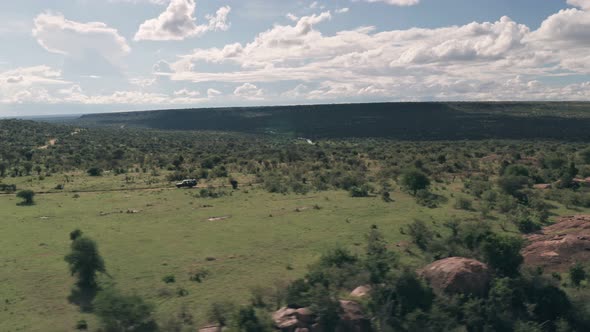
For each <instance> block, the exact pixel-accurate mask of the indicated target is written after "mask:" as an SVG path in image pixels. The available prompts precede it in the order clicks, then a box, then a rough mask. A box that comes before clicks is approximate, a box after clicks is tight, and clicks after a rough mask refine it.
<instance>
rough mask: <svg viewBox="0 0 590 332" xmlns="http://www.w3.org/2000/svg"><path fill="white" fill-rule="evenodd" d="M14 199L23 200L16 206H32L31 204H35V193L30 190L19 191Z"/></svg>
mask: <svg viewBox="0 0 590 332" xmlns="http://www.w3.org/2000/svg"><path fill="white" fill-rule="evenodd" d="M16 197H18V198H21V199H22V200H23V201H22V202H20V203H19V204H18V205H33V204H35V202H34V201H33V198H34V197H35V193H34V192H33V191H32V190H21V191H19V192H18V193H17V194H16Z"/></svg>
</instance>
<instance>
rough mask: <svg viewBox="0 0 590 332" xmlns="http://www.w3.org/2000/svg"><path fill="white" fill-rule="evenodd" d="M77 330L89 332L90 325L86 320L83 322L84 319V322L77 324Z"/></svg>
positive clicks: (80, 321)
mask: <svg viewBox="0 0 590 332" xmlns="http://www.w3.org/2000/svg"><path fill="white" fill-rule="evenodd" d="M75 328H76V330H78V331H86V330H88V323H87V322H86V321H85V320H83V319H82V320H79V321H78V322H77V323H76V327H75Z"/></svg>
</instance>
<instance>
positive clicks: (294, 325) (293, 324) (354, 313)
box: [272, 300, 371, 332]
mask: <svg viewBox="0 0 590 332" xmlns="http://www.w3.org/2000/svg"><path fill="white" fill-rule="evenodd" d="M340 309H341V312H340V321H339V322H338V326H337V327H336V332H369V331H371V322H370V321H369V319H368V318H367V317H366V316H365V315H364V313H363V309H362V307H361V305H360V304H358V303H357V302H354V301H345V300H340ZM272 319H273V322H274V325H275V327H276V328H277V329H279V330H280V331H283V332H323V331H324V329H323V328H322V325H321V320H320V319H319V317H318V316H316V315H315V314H314V313H313V312H312V311H311V310H310V309H309V308H299V309H292V308H287V307H285V308H281V309H279V310H277V311H276V312H275V313H274V314H273V316H272Z"/></svg>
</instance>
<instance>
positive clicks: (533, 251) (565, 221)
mask: <svg viewBox="0 0 590 332" xmlns="http://www.w3.org/2000/svg"><path fill="white" fill-rule="evenodd" d="M525 238H526V240H527V241H528V245H527V246H526V247H525V248H524V249H523V250H522V255H523V257H524V263H525V265H529V266H539V267H542V268H543V269H544V270H545V271H547V272H563V271H567V270H568V269H569V268H570V267H571V266H572V265H574V264H576V263H578V262H579V263H587V262H590V215H577V216H570V217H562V218H560V220H559V221H558V222H557V223H555V224H553V225H550V226H547V227H545V228H543V229H542V230H541V231H539V232H537V233H535V234H529V235H527V236H525Z"/></svg>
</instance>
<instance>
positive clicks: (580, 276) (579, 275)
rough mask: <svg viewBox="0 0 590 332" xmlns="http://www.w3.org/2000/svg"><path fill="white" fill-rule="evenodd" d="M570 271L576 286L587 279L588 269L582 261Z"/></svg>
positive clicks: (571, 278)
mask: <svg viewBox="0 0 590 332" xmlns="http://www.w3.org/2000/svg"><path fill="white" fill-rule="evenodd" d="M569 273H570V280H571V282H572V284H573V285H574V286H576V287H579V286H580V284H581V283H582V281H584V280H586V278H587V274H586V270H585V269H584V267H583V266H582V265H581V264H580V263H576V265H574V266H572V267H571V268H570V271H569Z"/></svg>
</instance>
